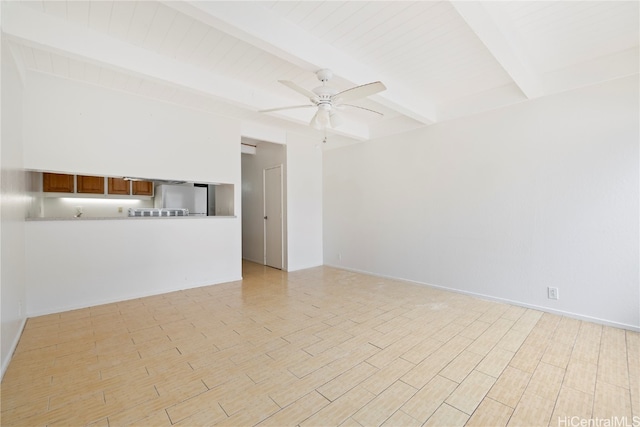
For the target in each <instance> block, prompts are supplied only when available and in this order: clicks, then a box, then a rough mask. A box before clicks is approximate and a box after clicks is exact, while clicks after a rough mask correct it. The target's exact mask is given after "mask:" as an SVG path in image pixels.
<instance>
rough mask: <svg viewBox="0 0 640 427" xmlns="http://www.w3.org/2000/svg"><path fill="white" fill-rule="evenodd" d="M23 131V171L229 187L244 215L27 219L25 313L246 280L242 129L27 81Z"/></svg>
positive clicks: (72, 85)
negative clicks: (241, 162)
mask: <svg viewBox="0 0 640 427" xmlns="http://www.w3.org/2000/svg"><path fill="white" fill-rule="evenodd" d="M23 134H24V167H25V168H27V169H41V170H50V171H60V172H70V173H86V174H95V175H108V176H139V177H148V178H164V179H179V180H186V181H196V182H224V183H230V184H234V185H235V189H234V190H235V200H236V208H235V214H236V215H238V217H236V218H186V219H184V218H179V219H176V218H168V219H160V218H153V219H143V220H141V221H138V220H136V219H129V220H118V219H114V220H107V221H95V220H79V221H31V222H27V224H26V233H25V234H26V235H25V239H26V253H27V265H26V270H27V272H28V273H27V312H28V314H29V315H37V314H43V313H49V312H56V311H62V310H66V309H69V308H77V307H84V306H90V305H95V304H100V303H105V302H110V301H115V300H122V299H127V298H132V297H137V296H142V295H149V294H155V293H162V292H167V291H170V290H175V289H184V288H189V287H195V286H201V285H206V284H215V283H221V282H225V281H230V280H238V279H240V277H241V269H242V266H241V243H240V242H241V224H240V218H239V216H240V215H241V209H240V125H239V123H238V122H236V121H235V120H230V119H228V118H224V117H220V116H216V115H213V114H208V113H205V112H202V111H198V110H193V109H187V108H183V107H180V106H177V105H173V104H169V103H163V102H158V101H154V100H150V99H146V98H143V97H137V96H133V95H129V94H126V93H121V92H116V91H110V90H106V89H102V88H99V87H96V86H92V85H89V84H82V83H78V82H72V81H67V80H63V79H59V78H56V77H52V76H47V75H42V74H36V73H27V84H26V87H25V91H24V121H23ZM145 221H146V222H145ZM3 264H4V263H3Z"/></svg>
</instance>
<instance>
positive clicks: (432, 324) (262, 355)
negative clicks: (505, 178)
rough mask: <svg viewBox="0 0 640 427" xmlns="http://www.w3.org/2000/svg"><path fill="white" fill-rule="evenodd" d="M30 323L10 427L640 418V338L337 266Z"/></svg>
mask: <svg viewBox="0 0 640 427" xmlns="http://www.w3.org/2000/svg"><path fill="white" fill-rule="evenodd" d="M243 277H244V279H243V280H242V281H238V282H231V283H224V284H219V285H215V286H204V287H201V288H196V289H188V290H184V291H179V292H172V293H168V294H162V295H155V296H151V297H147V298H136V299H133V300H128V301H121V302H117V303H113V304H105V305H101V306H96V307H89V308H85V309H80V310H72V311H69V312H64V313H56V314H51V315H47V316H41V317H37V318H32V319H28V321H27V322H26V326H25V329H24V332H23V334H22V337H21V339H20V342H19V345H18V347H17V349H16V351H15V354H14V356H13V359H12V361H11V363H10V365H9V367H8V369H7V372H6V374H5V376H4V378H3V381H2V385H1V388H0V403H1V408H0V409H1V412H0V423H1V424H2V426H57V425H65V426H69V425H73V426H94V427H113V426H126V425H131V426H201V425H206V426H214V425H229V426H253V425H261V426H288V425H291V426H297V425H300V426H323V427H324V426H356V427H358V426H366V427H369V426H379V425H383V426H420V425H427V426H444V425H447V426H457V425H460V426H461V425H465V424H466V425H469V426H471V425H474V426H475V425H478V426H504V425H509V426H538V425H540V426H546V425H552V426H553V425H566V424H562V423H561V421H562V420H563V419H566V418H567V417H579V418H580V419H584V420H586V419H588V418H590V417H599V418H600V419H606V418H612V417H618V418H620V419H622V418H621V417H627V418H626V419H627V420H633V418H632V416H640V334H638V333H637V332H631V331H625V330H622V329H617V328H612V327H608V326H601V325H597V324H594V323H589V322H584V321H579V320H575V319H570V318H567V317H562V316H557V315H554V314H549V313H543V312H541V311H538V310H531V309H526V308H522V307H517V306H512V305H508V304H502V303H496V302H492V301H485V300H480V299H476V298H472V297H470V296H466V295H461V294H456V293H451V292H446V291H443V290H437V289H432V288H429V287H427V286H420V285H416V284H413V283H407V282H403V281H399V280H391V279H382V278H379V277H373V276H367V275H364V274H359V273H354V272H349V271H344V270H339V269H335V268H329V267H319V268H312V269H308V270H301V271H296V272H292V273H286V272H282V271H279V270H275V269H271V268H268V267H264V266H261V265H257V264H253V263H249V262H245V263H243Z"/></svg>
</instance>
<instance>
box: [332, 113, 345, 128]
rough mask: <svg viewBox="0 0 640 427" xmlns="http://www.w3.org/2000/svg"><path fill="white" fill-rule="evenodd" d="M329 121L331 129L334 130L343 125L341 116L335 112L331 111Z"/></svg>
mask: <svg viewBox="0 0 640 427" xmlns="http://www.w3.org/2000/svg"><path fill="white" fill-rule="evenodd" d="M329 121H330V122H331V127H332V128H336V127H338V126H340V125H341V124H343V123H344V120H343V118H342V116H341V115H340V114H338V113H337V112H335V111H332V112H331V114H329Z"/></svg>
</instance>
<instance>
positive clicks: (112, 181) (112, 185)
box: [107, 178, 131, 195]
mask: <svg viewBox="0 0 640 427" xmlns="http://www.w3.org/2000/svg"><path fill="white" fill-rule="evenodd" d="M130 182H131V181H126V180H124V179H122V178H109V181H108V183H107V186H108V193H109V194H125V195H129V194H131V190H130V186H129V183H130Z"/></svg>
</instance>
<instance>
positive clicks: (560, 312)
mask: <svg viewBox="0 0 640 427" xmlns="http://www.w3.org/2000/svg"><path fill="white" fill-rule="evenodd" d="M324 265H325V266H327V267H332V268H337V269H340V270H346V271H352V272H354V273H361V274H367V275H369V276H374V277H380V278H384V279H393V280H398V281H401V282H407V283H413V284H415V285H420V286H428V287H430V288H435V289H440V290H443V291H449V292H454V293H457V294H463V295H469V296H472V297H475V298H480V299H484V300H489V301H496V302H502V303H505V304H511V305H516V306H518V307H524V308H530V309H533V310H539V311H542V312H545V313H551V314H557V315H559V316H566V317H570V318H573V319H578V320H584V321H587V322H593V323H598V324H601V325H604V326H612V327H615V328H621V329H627V330H630V331H634V332H640V326H637V325H628V324H626V323H619V322H613V321H611V320H607V319H600V318H598V317H591V316H585V315H583V314H578V313H572V312H570V311H563V310H554V309H552V308H549V307H541V306H538V305H534V304H527V303H524V302H522V301H514V300H510V299H506V298H500V297H494V296H491V295H485V294H479V293H476V292H470V291H464V290H461V289H455V288H448V287H446V286H439V285H432V284H430V283H425V282H418V281H417V280H411V279H404V278H401V277H393V276H386V275H384V274H377V273H372V272H370V271H364V270H358V269H356V268H348V267H344V266H340V265H334V264H324Z"/></svg>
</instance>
